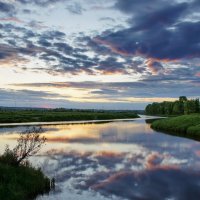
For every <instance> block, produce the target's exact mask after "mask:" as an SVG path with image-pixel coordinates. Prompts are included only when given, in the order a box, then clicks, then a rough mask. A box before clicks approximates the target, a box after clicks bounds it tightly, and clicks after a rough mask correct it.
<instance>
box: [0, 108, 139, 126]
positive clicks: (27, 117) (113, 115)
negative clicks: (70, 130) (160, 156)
mask: <svg viewBox="0 0 200 200" xmlns="http://www.w3.org/2000/svg"><path fill="white" fill-rule="evenodd" d="M129 118H139V116H138V115H137V114H136V113H135V112H134V111H88V110H87V111H84V110H82V111H76V110H75V111H73V110H12V111H10V110H4V111H0V123H27V122H61V121H79V120H111V119H129Z"/></svg>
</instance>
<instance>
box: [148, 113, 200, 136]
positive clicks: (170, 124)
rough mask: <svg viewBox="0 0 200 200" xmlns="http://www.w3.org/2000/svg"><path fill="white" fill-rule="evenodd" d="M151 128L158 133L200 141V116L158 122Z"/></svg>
mask: <svg viewBox="0 0 200 200" xmlns="http://www.w3.org/2000/svg"><path fill="white" fill-rule="evenodd" d="M151 127H152V128H153V129H155V130H158V131H163V132H167V133H171V134H176V135H182V136H185V137H195V139H196V137H197V139H200V114H190V115H182V116H178V117H171V118H166V119H161V120H157V121H154V122H153V123H152V124H151Z"/></svg>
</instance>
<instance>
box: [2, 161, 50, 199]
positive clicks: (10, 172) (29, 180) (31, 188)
mask: <svg viewBox="0 0 200 200" xmlns="http://www.w3.org/2000/svg"><path fill="white" fill-rule="evenodd" d="M49 191H50V180H49V179H48V178H47V177H45V176H44V174H43V173H42V171H41V170H40V169H35V168H33V167H31V166H12V165H8V164H4V163H1V162H0V199H1V200H19V199H20V200H27V199H29V200H32V199H35V197H36V196H38V195H40V194H44V193H48V192H49Z"/></svg>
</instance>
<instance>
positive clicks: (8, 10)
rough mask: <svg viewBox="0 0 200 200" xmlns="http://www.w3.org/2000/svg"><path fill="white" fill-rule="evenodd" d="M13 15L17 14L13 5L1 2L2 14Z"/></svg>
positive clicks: (0, 9)
mask: <svg viewBox="0 0 200 200" xmlns="http://www.w3.org/2000/svg"><path fill="white" fill-rule="evenodd" d="M1 12H2V13H5V14H9V15H12V14H14V13H15V7H14V6H13V5H12V4H9V3H5V2H2V1H0V13H1Z"/></svg>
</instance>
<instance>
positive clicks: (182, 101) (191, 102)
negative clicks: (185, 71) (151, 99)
mask: <svg viewBox="0 0 200 200" xmlns="http://www.w3.org/2000/svg"><path fill="white" fill-rule="evenodd" d="M199 112H200V103H199V99H187V97H186V96H181V97H179V100H177V101H174V102H169V101H164V102H162V103H152V104H148V105H147V106H146V108H145V113H146V114H148V115H184V114H190V113H199Z"/></svg>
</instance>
